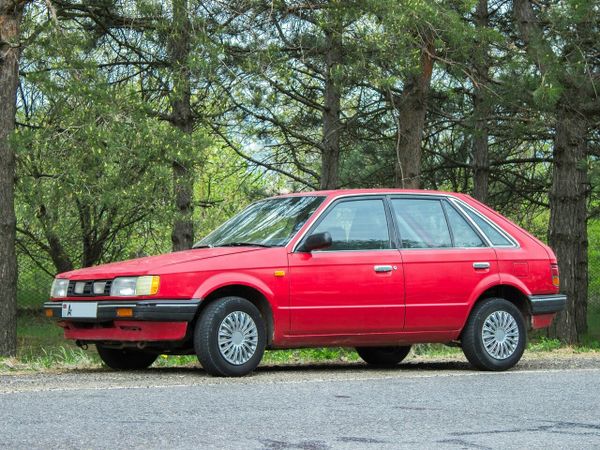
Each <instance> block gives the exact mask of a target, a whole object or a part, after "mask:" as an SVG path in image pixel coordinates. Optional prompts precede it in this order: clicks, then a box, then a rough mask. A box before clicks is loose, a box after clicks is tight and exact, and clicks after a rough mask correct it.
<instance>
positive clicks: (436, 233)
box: [392, 198, 452, 248]
mask: <svg viewBox="0 0 600 450" xmlns="http://www.w3.org/2000/svg"><path fill="white" fill-rule="evenodd" d="M392 207H393V209H394V216H395V218H396V222H397V224H398V229H399V231H400V239H401V240H402V248H448V247H452V239H451V237H450V231H449V230H448V224H447V223H446V217H445V216H444V210H443V209H442V204H441V202H440V201H439V200H437V199H412V198H406V199H392Z"/></svg>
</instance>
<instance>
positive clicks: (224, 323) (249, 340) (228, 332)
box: [194, 297, 267, 377]
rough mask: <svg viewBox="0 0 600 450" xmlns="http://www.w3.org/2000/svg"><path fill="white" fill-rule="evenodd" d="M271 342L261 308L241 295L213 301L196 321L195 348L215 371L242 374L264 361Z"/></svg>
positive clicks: (200, 357)
mask: <svg viewBox="0 0 600 450" xmlns="http://www.w3.org/2000/svg"><path fill="white" fill-rule="evenodd" d="M266 343H267V332H266V326H265V321H264V319H263V318H262V316H261V314H260V311H259V310H258V309H257V308H256V306H254V305H253V304H252V303H250V302H249V301H248V300H246V299H244V298H241V297H224V298H221V299H218V300H215V301H214V302H212V303H210V304H209V305H208V306H207V307H206V308H205V309H204V311H202V315H201V316H200V318H199V319H198V322H197V323H196V329H195V331H194V349H195V350H196V355H198V360H199V361H200V364H202V367H204V370H206V371H207V372H208V373H209V374H211V375H216V376H225V377H239V376H243V375H246V374H248V373H250V372H252V371H253V370H254V369H255V368H256V367H257V366H258V364H259V363H260V360H261V359H262V356H263V353H264V351H265V347H266Z"/></svg>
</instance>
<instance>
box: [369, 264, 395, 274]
mask: <svg viewBox="0 0 600 450" xmlns="http://www.w3.org/2000/svg"><path fill="white" fill-rule="evenodd" d="M373 269H374V270H375V272H377V273H381V272H391V271H392V266H373Z"/></svg>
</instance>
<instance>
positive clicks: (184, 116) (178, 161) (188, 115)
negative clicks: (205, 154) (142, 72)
mask: <svg viewBox="0 0 600 450" xmlns="http://www.w3.org/2000/svg"><path fill="white" fill-rule="evenodd" d="M172 6H173V31H172V33H171V34H170V35H169V41H168V48H169V54H170V59H171V69H172V71H173V92H171V95H170V103H171V123H172V124H173V125H174V126H175V127H176V128H178V129H179V130H181V131H182V132H183V133H187V134H192V132H193V130H194V117H193V114H192V107H191V90H190V68H189V62H188V58H189V56H190V40H191V23H190V19H189V14H188V1H187V0H173V2H172ZM190 151H192V149H184V150H183V152H181V157H177V158H175V159H174V160H173V162H172V167H173V194H174V197H175V219H174V221H173V230H172V232H171V242H172V244H173V250H174V251H178V250H185V249H188V248H191V247H192V245H193V244H194V222H193V214H194V203H193V199H194V174H193V169H192V166H193V164H192V162H191V161H190V158H189V157H186V155H185V153H187V152H190Z"/></svg>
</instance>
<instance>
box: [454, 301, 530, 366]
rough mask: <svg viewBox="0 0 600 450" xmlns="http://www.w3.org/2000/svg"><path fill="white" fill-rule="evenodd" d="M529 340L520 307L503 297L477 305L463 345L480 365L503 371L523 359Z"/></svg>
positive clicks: (468, 357)
mask: <svg viewBox="0 0 600 450" xmlns="http://www.w3.org/2000/svg"><path fill="white" fill-rule="evenodd" d="M526 341H527V329H526V328H525V320H524V319H523V315H522V314H521V311H519V308H517V307H516V306H515V305H514V304H513V303H511V302H509V301H508V300H505V299H503V298H490V299H486V300H484V301H482V302H480V303H477V304H476V305H475V306H474V308H473V310H472V311H471V315H470V316H469V319H468V321H467V325H466V326H465V328H464V330H463V333H462V339H461V344H462V349H463V352H464V354H465V356H466V357H467V359H468V360H469V362H470V363H471V364H472V365H473V366H475V367H476V368H478V369H481V370H492V371H502V370H507V369H510V368H511V367H514V366H515V364H517V363H518V362H519V360H520V359H521V356H522V355H523V351H524V350H525V343H526ZM486 344H487V345H486Z"/></svg>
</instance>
